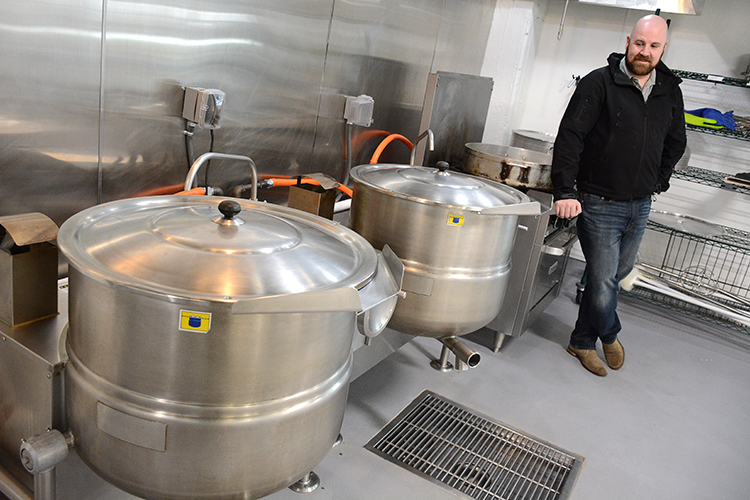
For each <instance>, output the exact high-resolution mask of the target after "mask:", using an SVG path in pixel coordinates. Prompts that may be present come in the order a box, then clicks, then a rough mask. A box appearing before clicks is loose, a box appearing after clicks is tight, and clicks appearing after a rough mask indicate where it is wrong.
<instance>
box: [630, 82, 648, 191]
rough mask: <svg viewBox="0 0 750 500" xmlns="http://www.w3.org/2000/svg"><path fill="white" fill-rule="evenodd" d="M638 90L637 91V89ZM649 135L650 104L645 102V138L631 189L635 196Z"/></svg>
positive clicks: (642, 140) (643, 138) (642, 141)
mask: <svg viewBox="0 0 750 500" xmlns="http://www.w3.org/2000/svg"><path fill="white" fill-rule="evenodd" d="M636 90H637V89H636ZM647 133H648V102H647V101H644V102H643V136H642V139H641V154H640V157H639V158H638V168H637V169H636V171H635V178H634V182H633V187H632V189H631V192H632V194H635V188H636V186H638V184H639V181H640V178H641V171H642V170H643V155H644V153H645V151H646V141H647V135H646V134H647Z"/></svg>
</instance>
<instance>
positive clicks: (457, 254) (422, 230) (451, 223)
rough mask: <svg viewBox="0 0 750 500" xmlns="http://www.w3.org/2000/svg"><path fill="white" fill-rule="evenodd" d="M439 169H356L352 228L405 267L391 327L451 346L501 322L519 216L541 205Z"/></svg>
mask: <svg viewBox="0 0 750 500" xmlns="http://www.w3.org/2000/svg"><path fill="white" fill-rule="evenodd" d="M441 163H443V164H442V165H441V166H440V167H439V168H429V167H410V166H405V165H388V164H376V165H361V166H358V167H355V168H354V169H352V172H351V177H352V179H353V180H354V195H353V197H352V207H351V214H350V226H351V227H352V229H354V230H355V231H357V232H358V233H359V234H361V235H362V236H364V237H365V238H366V239H367V241H369V242H370V243H371V244H373V245H375V246H378V245H385V244H387V245H389V246H390V247H391V248H393V249H394V252H395V253H396V255H398V256H399V258H400V259H401V261H402V262H403V263H404V266H405V273H404V283H403V287H402V288H403V290H404V291H405V292H406V298H405V299H403V300H400V301H399V303H398V305H397V306H396V311H395V312H394V314H393V318H392V319H391V322H390V323H389V327H391V328H393V329H395V330H399V331H402V332H405V333H410V334H413V335H422V336H428V337H435V338H439V339H442V338H447V337H453V336H458V335H463V334H466V333H469V332H473V331H475V330H477V329H479V328H481V327H483V326H484V325H486V324H487V323H489V322H490V321H491V320H492V319H493V318H494V317H495V316H496V315H497V312H498V310H499V308H500V305H501V303H502V297H503V295H504V293H505V288H506V284H507V278H508V272H509V270H510V265H511V263H510V255H511V250H512V248H513V242H514V240H515V235H516V228H517V226H518V216H519V215H529V214H532V215H533V214H538V213H539V212H540V207H539V203H537V202H532V201H530V200H529V198H528V197H527V196H526V195H525V194H524V193H522V192H520V191H518V190H516V189H513V188H511V187H509V186H506V185H504V184H499V183H497V182H493V181H490V180H487V179H483V178H480V177H475V176H470V175H465V174H462V173H458V172H451V171H449V170H447V167H448V165H447V164H445V163H444V162H441Z"/></svg>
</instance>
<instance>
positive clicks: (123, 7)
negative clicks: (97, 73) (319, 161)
mask: <svg viewBox="0 0 750 500" xmlns="http://www.w3.org/2000/svg"><path fill="white" fill-rule="evenodd" d="M331 8H332V4H331V1H330V0H328V1H325V2H323V1H317V2H299V1H290V0H287V1H281V2H279V1H277V0H265V1H254V2H220V1H213V2H193V1H188V2H183V3H181V4H175V3H174V2H165V1H162V2H153V1H149V2H132V1H131V2H124V1H109V2H108V3H107V24H106V45H105V54H104V88H103V96H104V99H103V103H104V117H105V119H104V122H103V130H102V148H103V156H104V158H103V164H104V168H103V199H104V200H105V201H106V200H111V199H117V198H121V197H124V196H130V195H134V194H138V193H141V192H143V191H147V190H150V189H155V188H158V187H160V186H168V185H174V184H179V183H180V182H181V181H184V177H185V174H186V171H187V160H186V159H185V158H186V155H185V146H184V136H183V134H182V130H183V127H184V124H183V120H182V119H181V118H180V116H179V115H180V110H181V104H182V101H181V97H182V92H181V90H180V85H187V86H195V87H203V88H217V89H221V90H223V91H224V92H225V93H226V101H225V105H224V110H223V118H222V127H221V128H220V129H217V130H216V131H215V133H214V137H215V141H214V151H219V152H230V153H232V154H241V155H247V156H250V157H251V158H253V159H254V160H255V162H256V164H257V166H258V169H259V171H260V172H261V173H276V174H295V173H299V172H301V173H307V172H308V170H309V165H310V158H311V154H312V143H313V136H314V128H315V120H316V115H317V109H318V98H319V93H320V81H321V77H322V73H323V64H324V58H325V46H326V38H327V33H328V25H329V20H330V15H331ZM160 89H161V91H160ZM194 143H195V154H196V156H198V155H199V154H201V153H203V152H206V151H208V150H209V132H208V130H200V129H198V130H196V134H195V138H194ZM204 173H205V172H200V173H199V176H198V178H199V181H200V182H199V183H200V184H201V185H202V182H203V179H204V176H203V174H204ZM249 180H250V177H249V170H248V169H247V167H246V166H245V165H242V164H238V165H233V164H232V163H226V162H223V163H219V162H212V164H211V170H210V172H209V183H210V184H211V185H220V186H221V187H222V188H224V189H225V190H229V189H231V188H232V187H233V186H234V185H236V184H238V183H242V182H249Z"/></svg>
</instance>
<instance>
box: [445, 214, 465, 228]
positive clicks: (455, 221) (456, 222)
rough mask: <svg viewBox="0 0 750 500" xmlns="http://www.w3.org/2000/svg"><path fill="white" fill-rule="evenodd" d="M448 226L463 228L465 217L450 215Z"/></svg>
mask: <svg viewBox="0 0 750 500" xmlns="http://www.w3.org/2000/svg"><path fill="white" fill-rule="evenodd" d="M448 225H449V226H463V225H464V216H463V215H455V214H448Z"/></svg>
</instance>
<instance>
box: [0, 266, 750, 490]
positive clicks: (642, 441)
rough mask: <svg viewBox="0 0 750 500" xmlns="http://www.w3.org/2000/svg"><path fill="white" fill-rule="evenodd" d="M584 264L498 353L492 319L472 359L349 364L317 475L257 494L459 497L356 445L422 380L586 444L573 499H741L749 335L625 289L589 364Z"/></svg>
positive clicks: (82, 477) (486, 409)
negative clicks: (301, 488)
mask: <svg viewBox="0 0 750 500" xmlns="http://www.w3.org/2000/svg"><path fill="white" fill-rule="evenodd" d="M582 267H583V265H582V263H580V262H577V261H573V262H572V264H571V265H570V267H569V271H568V273H567V276H566V283H565V287H564V289H563V293H562V294H561V296H560V297H559V298H558V299H556V300H555V301H554V302H553V303H552V304H551V305H550V306H549V307H548V308H547V310H546V311H545V312H544V313H543V315H542V316H541V317H540V318H539V319H538V320H537V321H536V323H535V324H533V325H532V326H531V328H530V329H529V330H528V331H527V332H526V333H525V334H524V335H523V336H522V337H520V338H517V339H512V338H511V339H506V341H505V344H504V345H503V348H502V349H501V351H500V352H499V353H498V354H494V353H492V351H491V350H490V349H489V348H488V346H489V345H491V334H490V332H488V331H482V332H478V333H477V334H472V335H471V336H469V337H468V339H469V340H468V341H467V343H468V344H469V345H471V346H472V347H474V348H475V349H477V350H478V351H479V352H480V353H481V355H482V361H481V363H480V364H479V366H478V367H476V368H474V369H472V370H469V371H465V372H451V373H447V374H446V373H439V372H437V371H435V370H433V369H431V368H430V367H429V361H430V359H432V358H434V357H437V356H438V355H439V352H440V345H439V344H438V342H437V341H435V340H432V339H423V338H419V339H416V340H414V341H412V342H410V343H408V344H406V345H404V346H403V347H402V348H401V349H400V350H398V351H397V352H396V353H395V354H393V355H391V356H390V357H388V358H387V359H385V360H384V361H382V362H381V363H379V364H378V365H377V366H375V367H374V368H373V369H371V370H370V371H368V372H367V373H365V374H364V375H362V376H361V377H359V378H358V379H357V380H355V381H354V382H353V383H352V384H351V388H350V393H349V401H348V404H347V408H346V414H345V418H344V424H343V428H342V431H341V432H342V435H343V437H344V442H343V443H342V444H340V445H339V446H337V447H335V448H333V449H332V450H331V452H330V453H329V455H328V456H327V457H326V458H325V459H324V460H323V462H321V463H320V464H319V465H318V466H317V467H316V468H315V472H316V473H318V474H319V475H320V477H321V481H322V487H321V488H319V489H318V490H316V491H314V492H312V493H309V494H307V495H302V496H301V495H300V494H298V493H294V492H292V491H289V490H283V491H280V492H277V493H274V494H272V495H270V496H268V497H267V498H268V499H269V500H287V499H293V500H302V499H303V498H306V499H309V500H327V499H347V500H348V499H360V500H367V499H391V498H392V499H415V500H418V499H432V500H439V499H454V498H456V496H455V495H454V494H452V493H450V492H449V491H447V490H446V489H443V488H442V487H440V486H437V485H435V484H433V483H431V482H428V481H426V480H424V479H422V478H420V477H418V476H416V475H414V474H411V473H409V472H407V471H405V470H403V469H402V468H400V467H398V466H396V465H393V464H391V463H390V462H387V461H386V460H384V459H382V458H380V457H378V456H376V455H375V454H373V453H371V452H369V451H367V450H365V449H364V448H363V445H364V444H365V443H366V442H367V441H368V440H369V439H370V438H371V437H372V436H374V435H375V434H376V433H377V432H378V430H380V429H381V427H383V426H384V425H385V424H386V423H387V422H388V421H389V420H390V419H392V418H393V417H394V416H396V415H397V414H398V413H399V411H400V410H401V409H402V408H404V407H405V406H406V405H407V404H408V403H409V402H411V401H412V400H413V399H414V398H416V397H417V396H418V395H419V394H420V393H421V392H422V391H423V390H424V389H429V390H431V391H434V392H436V393H438V394H440V395H442V396H444V397H446V398H449V399H452V400H453V401H455V402H457V403H460V404H461V405H464V406H467V407H469V408H472V409H474V410H476V411H478V412H481V413H483V414H485V415H487V416H489V417H491V418H493V419H495V420H499V421H501V422H503V423H505V424H507V425H509V426H511V427H514V428H517V429H519V430H521V431H524V432H526V433H529V434H531V435H534V436H536V437H538V438H539V439H541V440H544V441H548V442H551V443H553V444H555V445H557V446H559V447H562V448H564V449H566V450H568V451H570V452H573V453H576V454H578V455H582V456H583V457H585V461H584V465H583V469H582V471H581V473H580V475H579V478H578V481H577V484H576V485H575V488H574V489H573V494H572V498H573V499H575V500H602V499H605V500H614V499H660V500H666V499H741V498H750V474H748V471H750V451H748V450H750V426H749V425H748V416H750V336H746V335H744V334H740V333H737V332H734V331H732V330H729V329H726V328H721V327H716V326H714V325H712V324H710V323H707V322H704V321H697V320H693V319H690V318H686V317H684V316H682V315H678V314H676V313H674V312H671V311H667V310H665V309H662V308H660V307H656V306H652V305H650V304H646V303H644V302H641V301H638V300H635V299H632V298H624V299H621V305H620V309H619V310H620V313H621V320H622V323H623V325H624V330H623V332H622V334H621V336H620V339H621V340H622V343H623V345H624V346H625V350H626V362H625V366H624V367H623V368H622V369H621V370H619V371H617V372H612V371H610V374H609V375H608V376H607V377H604V378H599V377H596V376H594V375H591V374H589V373H588V372H587V371H586V370H584V369H583V367H581V365H580V363H579V362H578V361H577V360H576V359H575V358H573V357H571V356H570V355H568V354H567V353H566V352H565V350H564V348H565V346H566V345H567V340H568V335H569V332H570V330H571V329H572V325H573V322H574V319H575V314H576V310H577V306H576V305H575V304H574V302H573V300H574V296H575V281H576V280H577V279H578V278H579V277H580V275H581V271H582ZM363 348H366V347H363ZM75 459H76V457H75V456H74V457H69V459H68V460H67V461H66V462H68V463H67V465H65V463H64V464H61V465H62V466H61V469H62V470H61V474H60V475H59V476H58V488H59V489H61V490H63V491H65V490H67V491H70V489H71V487H73V488H74V489H75V485H79V486H80V485H83V484H86V485H87V486H86V490H87V493H86V495H85V496H84V495H82V494H80V493H81V492H80V491H79V494H76V495H73V496H70V498H71V499H75V500H86V499H92V500H94V499H96V500H101V499H108V500H125V499H133V498H135V497H132V496H130V495H127V494H124V493H123V492H121V491H118V490H114V489H113V488H112V487H110V486H108V485H106V484H105V483H104V482H103V481H101V480H100V479H99V478H98V477H96V476H95V475H93V473H91V471H89V470H88V469H85V470H81V467H76V466H75ZM63 496H64V495H63ZM0 497H1V495H0ZM64 500H67V497H65V499H64Z"/></svg>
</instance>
